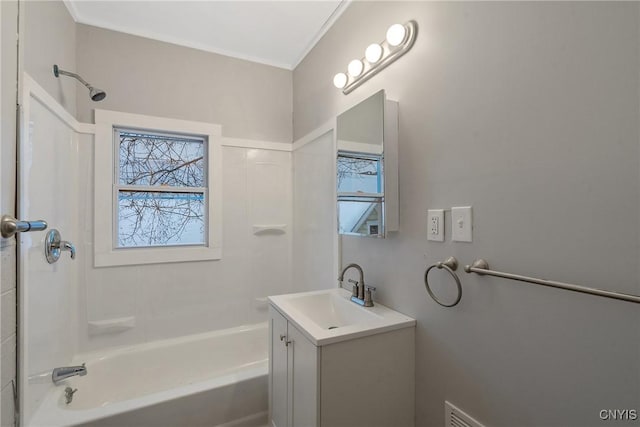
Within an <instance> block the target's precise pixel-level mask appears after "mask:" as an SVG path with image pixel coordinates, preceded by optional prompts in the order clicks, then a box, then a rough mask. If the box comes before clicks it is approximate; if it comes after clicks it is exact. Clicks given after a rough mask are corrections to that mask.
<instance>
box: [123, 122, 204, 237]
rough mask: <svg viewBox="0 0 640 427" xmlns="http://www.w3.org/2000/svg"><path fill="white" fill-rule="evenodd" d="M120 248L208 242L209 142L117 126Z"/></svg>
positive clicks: (197, 138) (184, 136)
mask: <svg viewBox="0 0 640 427" xmlns="http://www.w3.org/2000/svg"><path fill="white" fill-rule="evenodd" d="M114 140H115V143H116V149H117V150H118V154H117V156H116V161H117V162H118V166H117V171H118V174H117V175H116V177H115V178H116V181H117V182H116V183H115V184H116V185H115V189H116V191H115V193H116V196H115V197H116V198H117V210H118V216H117V217H116V219H117V221H118V224H117V227H116V236H114V238H115V246H117V247H120V248H127V247H144V246H167V245H203V244H205V243H206V238H205V224H206V223H207V215H206V209H205V207H206V204H207V200H206V197H205V194H206V191H207V188H206V171H205V163H206V150H205V148H206V147H205V146H206V140H205V139H204V138H201V137H193V136H186V135H180V136H177V135H163V134H158V133H152V132H141V131H134V130H128V129H118V128H116V129H114Z"/></svg>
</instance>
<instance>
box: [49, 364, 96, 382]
mask: <svg viewBox="0 0 640 427" xmlns="http://www.w3.org/2000/svg"><path fill="white" fill-rule="evenodd" d="M84 365H85V364H84V363H83V364H82V365H81V366H63V367H61V368H55V369H54V370H53V373H52V374H51V380H52V381H53V383H54V384H58V383H59V382H60V381H62V380H64V379H66V378H69V377H75V376H76V375H79V376H81V377H83V376H85V375H87V368H86V367H85V366H84Z"/></svg>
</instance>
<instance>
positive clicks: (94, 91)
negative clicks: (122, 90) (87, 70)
mask: <svg viewBox="0 0 640 427" xmlns="http://www.w3.org/2000/svg"><path fill="white" fill-rule="evenodd" d="M60 74H62V75H63V76H69V77H73V78H74V79H77V80H78V81H79V82H80V83H82V84H83V85H85V86H86V87H87V89H89V96H90V97H91V100H92V101H96V102H97V101H102V100H103V99H104V98H105V97H106V96H107V93H106V92H105V91H103V90H102V89H98V88H95V87H93V86H91V85H90V84H89V83H87V82H86V81H85V79H83V78H82V77H80V76H79V75H77V74H76V73H71V72H69V71H64V70H61V69H60V68H58V65H57V64H54V65H53V75H54V76H56V77H60Z"/></svg>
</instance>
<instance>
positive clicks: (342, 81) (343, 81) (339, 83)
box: [333, 73, 347, 89]
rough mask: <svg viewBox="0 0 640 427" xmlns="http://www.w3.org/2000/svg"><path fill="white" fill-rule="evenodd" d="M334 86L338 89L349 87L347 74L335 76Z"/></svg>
mask: <svg viewBox="0 0 640 427" xmlns="http://www.w3.org/2000/svg"><path fill="white" fill-rule="evenodd" d="M333 85H334V86H335V87H337V88H338V89H342V88H343V87H345V86H346V85H347V75H346V74H345V73H338V74H336V75H335V76H333Z"/></svg>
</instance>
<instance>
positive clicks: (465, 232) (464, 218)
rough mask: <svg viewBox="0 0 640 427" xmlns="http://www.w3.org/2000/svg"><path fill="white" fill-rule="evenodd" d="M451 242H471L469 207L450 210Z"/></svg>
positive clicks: (471, 226) (471, 228)
mask: <svg viewBox="0 0 640 427" xmlns="http://www.w3.org/2000/svg"><path fill="white" fill-rule="evenodd" d="M451 240H453V241H454V242H471V241H473V218H472V216H471V206H462V207H456V208H451Z"/></svg>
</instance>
